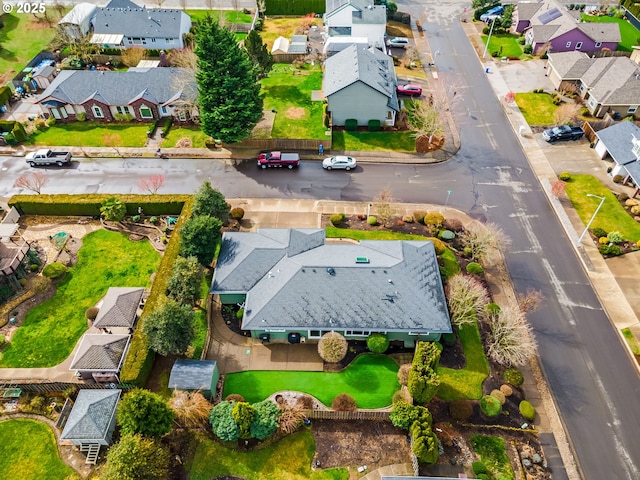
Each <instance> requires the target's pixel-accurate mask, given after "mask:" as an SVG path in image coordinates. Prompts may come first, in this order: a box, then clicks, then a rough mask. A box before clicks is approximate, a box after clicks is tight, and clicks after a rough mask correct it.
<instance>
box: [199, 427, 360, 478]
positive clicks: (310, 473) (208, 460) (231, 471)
mask: <svg viewBox="0 0 640 480" xmlns="http://www.w3.org/2000/svg"><path fill="white" fill-rule="evenodd" d="M314 451H315V442H314V440H313V435H312V434H311V431H310V430H307V429H304V430H301V431H298V432H296V433H294V434H292V435H289V436H287V437H285V438H283V439H282V440H280V441H279V442H277V443H274V444H271V445H269V446H268V447H266V448H263V449H260V450H251V451H249V452H241V451H238V450H237V449H230V448H226V447H225V446H223V445H222V444H221V443H219V442H216V441H214V440H211V439H210V438H208V437H205V436H204V435H202V436H201V437H200V438H199V439H198V448H197V450H196V453H195V456H194V458H193V462H192V464H191V468H188V471H189V478H191V479H192V480H209V479H210V478H218V477H223V476H232V475H233V476H235V477H241V478H246V479H248V480H303V479H310V480H347V479H348V478H349V472H348V471H347V469H345V468H331V469H327V470H320V469H315V470H311V462H312V461H313V454H314Z"/></svg>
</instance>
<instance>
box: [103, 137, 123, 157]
mask: <svg viewBox="0 0 640 480" xmlns="http://www.w3.org/2000/svg"><path fill="white" fill-rule="evenodd" d="M123 143H124V142H123V141H122V137H121V136H120V134H119V133H107V134H105V135H104V136H103V137H102V144H103V145H104V146H105V147H110V148H113V150H114V151H115V152H116V155H117V156H119V157H122V154H121V153H120V148H122V146H123V145H122V144H123Z"/></svg>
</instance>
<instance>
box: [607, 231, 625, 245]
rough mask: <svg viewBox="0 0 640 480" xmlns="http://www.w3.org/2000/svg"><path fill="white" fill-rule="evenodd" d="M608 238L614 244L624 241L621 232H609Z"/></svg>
mask: <svg viewBox="0 0 640 480" xmlns="http://www.w3.org/2000/svg"><path fill="white" fill-rule="evenodd" d="M607 238H608V239H609V241H610V242H612V243H621V242H622V241H623V240H624V239H623V238H622V234H621V233H620V232H609V235H607Z"/></svg>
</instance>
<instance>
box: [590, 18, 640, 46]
mask: <svg viewBox="0 0 640 480" xmlns="http://www.w3.org/2000/svg"><path fill="white" fill-rule="evenodd" d="M580 20H583V21H585V22H599V23H617V24H618V25H619V26H620V37H621V39H622V41H621V42H620V43H619V44H618V48H617V49H616V50H620V51H623V52H631V51H633V48H632V47H633V46H634V45H637V44H638V37H640V31H638V29H637V28H636V27H634V26H633V25H631V24H630V23H629V22H627V21H626V20H623V19H622V18H614V17H610V16H608V15H603V16H601V17H599V16H596V15H587V14H585V13H583V14H582V15H580Z"/></svg>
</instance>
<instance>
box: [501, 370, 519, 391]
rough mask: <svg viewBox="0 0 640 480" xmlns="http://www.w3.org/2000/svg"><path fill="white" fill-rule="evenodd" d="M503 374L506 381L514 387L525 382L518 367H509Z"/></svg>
mask: <svg viewBox="0 0 640 480" xmlns="http://www.w3.org/2000/svg"><path fill="white" fill-rule="evenodd" d="M502 376H503V377H504V381H505V382H507V383H508V384H509V385H513V386H514V387H520V386H522V384H523V383H524V376H523V375H522V372H521V371H520V370H518V369H517V368H507V369H506V370H505V371H504V373H503V374H502Z"/></svg>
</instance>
